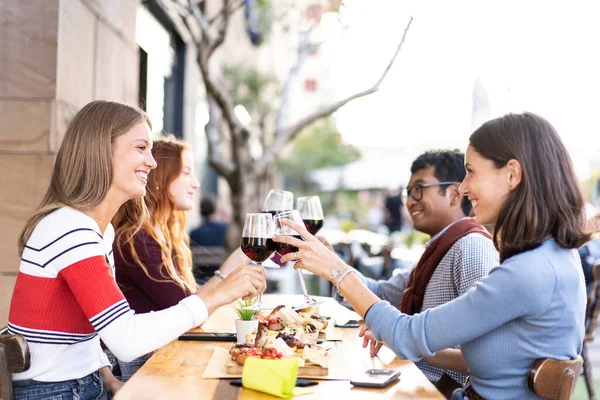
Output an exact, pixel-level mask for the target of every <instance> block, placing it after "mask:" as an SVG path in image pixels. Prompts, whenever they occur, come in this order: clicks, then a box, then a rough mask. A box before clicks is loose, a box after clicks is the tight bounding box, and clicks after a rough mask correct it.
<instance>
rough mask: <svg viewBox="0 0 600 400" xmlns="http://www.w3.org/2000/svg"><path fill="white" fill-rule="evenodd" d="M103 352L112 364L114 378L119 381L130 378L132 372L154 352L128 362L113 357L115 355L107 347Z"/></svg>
mask: <svg viewBox="0 0 600 400" xmlns="http://www.w3.org/2000/svg"><path fill="white" fill-rule="evenodd" d="M104 354H106V356H107V357H108V361H110V363H111V364H112V373H113V375H114V376H115V378H117V379H118V380H120V381H123V382H127V381H128V380H129V378H131V377H132V376H133V374H135V373H136V372H137V370H138V369H140V368H142V366H143V365H144V363H145V362H146V361H148V359H149V358H150V357H151V356H152V354H154V353H148V354H146V355H143V356H141V357H138V358H136V359H135V360H133V361H129V362H125V361H121V360H119V359H117V357H115V355H114V354H113V353H112V352H111V351H110V350H109V349H104Z"/></svg>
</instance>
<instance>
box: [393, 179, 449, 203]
mask: <svg viewBox="0 0 600 400" xmlns="http://www.w3.org/2000/svg"><path fill="white" fill-rule="evenodd" d="M454 184H460V182H437V183H417V184H416V185H414V186H412V187H409V188H407V189H404V190H403V191H402V193H401V196H402V202H403V203H404V204H406V201H407V200H408V196H410V197H412V198H413V200H414V201H419V200H421V199H422V198H423V189H425V188H428V187H432V186H448V185H454Z"/></svg>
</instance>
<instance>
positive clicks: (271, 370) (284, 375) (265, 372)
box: [242, 357, 313, 398]
mask: <svg viewBox="0 0 600 400" xmlns="http://www.w3.org/2000/svg"><path fill="white" fill-rule="evenodd" d="M297 376H298V360H286V359H280V360H269V359H264V358H258V357H248V358H246V362H245V363H244V369H243V372H242V385H243V386H244V387H245V388H248V389H253V390H258V391H259V392H264V393H268V394H271V395H273V396H277V397H282V398H290V397H292V396H300V395H302V394H308V393H313V392H312V391H311V390H310V389H306V388H297V387H295V386H296V378H297Z"/></svg>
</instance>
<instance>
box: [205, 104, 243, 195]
mask: <svg viewBox="0 0 600 400" xmlns="http://www.w3.org/2000/svg"><path fill="white" fill-rule="evenodd" d="M207 97H208V113H209V120H208V122H207V123H206V126H205V128H204V130H205V132H206V140H207V142H208V157H209V162H210V165H211V166H212V167H213V168H214V169H215V170H216V171H217V173H218V174H219V175H221V176H223V178H225V180H226V181H227V183H229V184H231V183H232V177H233V173H234V171H235V165H234V164H233V163H232V162H231V161H230V160H227V159H226V158H225V155H224V154H223V147H222V144H223V133H222V132H223V129H222V127H221V125H222V123H223V118H222V117H221V113H220V112H219V106H218V105H217V104H215V103H216V102H215V99H214V97H212V96H210V95H208V96H207Z"/></svg>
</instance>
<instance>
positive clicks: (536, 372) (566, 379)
mask: <svg viewBox="0 0 600 400" xmlns="http://www.w3.org/2000/svg"><path fill="white" fill-rule="evenodd" d="M582 365H583V358H581V356H578V357H577V358H576V359H575V360H564V361H560V360H555V359H552V358H539V359H537V360H535V361H534V362H533V364H532V365H531V369H530V370H529V376H528V381H529V388H530V389H531V390H532V391H533V392H534V393H535V394H537V395H538V396H540V397H542V398H544V399H550V400H569V399H570V398H571V395H573V390H574V389H575V382H577V378H578V377H579V374H580V373H581V368H582Z"/></svg>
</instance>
